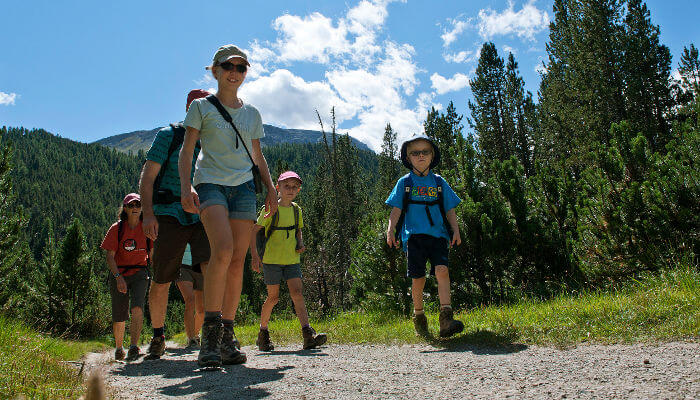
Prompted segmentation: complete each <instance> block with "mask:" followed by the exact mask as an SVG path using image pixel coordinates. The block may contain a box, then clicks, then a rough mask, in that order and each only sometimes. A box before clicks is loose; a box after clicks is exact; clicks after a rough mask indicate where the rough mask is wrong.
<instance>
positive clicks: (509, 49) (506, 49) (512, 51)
mask: <svg viewBox="0 0 700 400" xmlns="http://www.w3.org/2000/svg"><path fill="white" fill-rule="evenodd" d="M503 52H504V53H513V55H515V54H516V53H517V52H518V50H517V49H514V48H512V47H510V46H508V45H507V44H506V45H503Z"/></svg>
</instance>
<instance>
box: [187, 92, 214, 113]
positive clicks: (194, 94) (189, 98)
mask: <svg viewBox="0 0 700 400" xmlns="http://www.w3.org/2000/svg"><path fill="white" fill-rule="evenodd" d="M210 94H211V93H209V92H207V91H206V90H202V89H194V90H190V92H189V93H188V94H187V104H186V105H185V111H187V110H189V109H190V104H192V102H193V101H195V100H197V99H201V98H202V97H207V96H209V95H210Z"/></svg>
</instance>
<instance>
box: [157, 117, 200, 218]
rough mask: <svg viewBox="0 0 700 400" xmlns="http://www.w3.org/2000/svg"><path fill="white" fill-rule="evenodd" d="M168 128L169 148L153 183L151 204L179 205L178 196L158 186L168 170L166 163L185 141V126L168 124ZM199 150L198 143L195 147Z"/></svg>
mask: <svg viewBox="0 0 700 400" xmlns="http://www.w3.org/2000/svg"><path fill="white" fill-rule="evenodd" d="M170 128H172V130H173V139H172V140H171V141H170V146H168V154H167V155H166V156H165V161H164V162H163V165H161V167H160V171H158V176H156V179H155V180H154V181H153V204H171V203H179V202H180V196H175V195H174V194H173V192H172V191H171V190H169V189H161V188H160V184H161V181H162V180H163V176H164V175H165V170H166V169H167V168H168V163H169V162H170V156H172V154H173V153H174V152H175V150H177V149H179V148H180V146H182V142H184V141H185V126H184V125H183V124H182V123H180V122H178V123H177V124H170ZM196 147H197V148H199V142H197V145H196Z"/></svg>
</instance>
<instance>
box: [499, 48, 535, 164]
mask: <svg viewBox="0 0 700 400" xmlns="http://www.w3.org/2000/svg"><path fill="white" fill-rule="evenodd" d="M504 92H505V104H506V115H507V117H508V119H509V120H510V121H513V122H512V123H513V125H514V126H515V130H514V132H513V134H514V137H513V138H511V139H510V142H511V143H512V145H511V147H513V149H514V152H515V155H516V156H517V158H518V161H520V164H521V165H522V166H523V167H524V173H525V175H526V176H530V175H532V172H533V165H532V146H533V144H532V134H533V132H532V131H533V129H532V127H531V126H529V123H531V121H532V118H531V115H530V116H529V115H528V113H533V112H534V104H533V103H531V102H532V95H531V94H530V92H528V93H527V95H528V97H527V98H526V97H525V81H524V80H523V78H522V77H521V76H520V72H519V71H518V63H517V62H515V57H513V53H509V54H508V63H507V64H506V73H505V90H504ZM528 100H529V102H528Z"/></svg>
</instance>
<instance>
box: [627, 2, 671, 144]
mask: <svg viewBox="0 0 700 400" xmlns="http://www.w3.org/2000/svg"><path fill="white" fill-rule="evenodd" d="M627 4H628V11H627V15H626V17H625V23H624V26H625V39H624V44H625V55H624V63H623V66H624V75H625V81H626V90H625V97H626V105H627V116H628V119H629V121H630V123H631V125H632V128H633V129H634V130H636V131H638V132H642V133H643V134H644V136H645V137H646V138H647V140H648V141H649V143H650V145H651V147H652V149H654V150H656V151H659V150H662V149H663V147H664V146H665V144H666V143H667V142H668V140H669V139H670V138H669V133H670V127H669V124H668V122H667V121H666V116H667V115H668V113H669V111H670V109H671V105H672V98H671V91H670V87H669V84H668V82H669V78H670V73H671V53H670V51H669V49H668V47H666V46H664V45H660V44H659V27H658V26H655V25H652V24H651V18H650V14H649V10H648V9H647V7H646V4H644V3H643V2H642V1H641V0H629V1H628V3H627Z"/></svg>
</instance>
